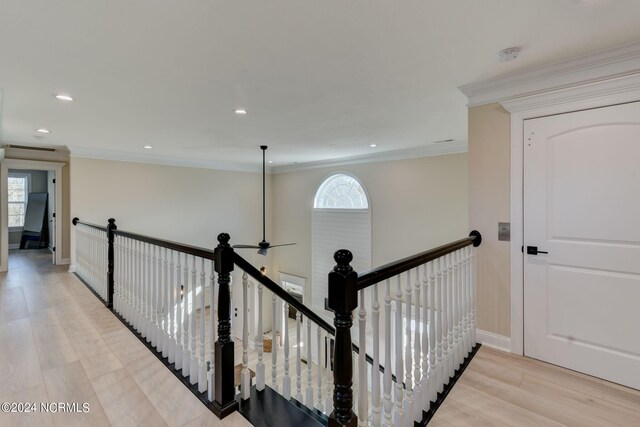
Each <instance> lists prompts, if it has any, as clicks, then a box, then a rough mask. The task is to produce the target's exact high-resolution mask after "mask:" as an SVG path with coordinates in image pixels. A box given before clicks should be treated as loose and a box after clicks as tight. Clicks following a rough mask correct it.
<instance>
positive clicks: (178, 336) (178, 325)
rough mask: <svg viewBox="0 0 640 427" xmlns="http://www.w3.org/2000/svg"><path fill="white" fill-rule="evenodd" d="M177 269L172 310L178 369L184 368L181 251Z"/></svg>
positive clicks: (178, 256)
mask: <svg viewBox="0 0 640 427" xmlns="http://www.w3.org/2000/svg"><path fill="white" fill-rule="evenodd" d="M176 262H177V263H176V269H175V283H176V288H175V291H174V293H175V298H176V302H175V309H174V310H172V311H173V312H174V313H175V324H174V327H175V330H174V334H175V361H176V362H175V363H176V370H177V369H182V305H183V302H184V300H183V297H182V289H181V288H180V287H181V286H182V280H180V279H181V277H182V264H181V262H180V252H176ZM211 317H213V307H212V308H211Z"/></svg>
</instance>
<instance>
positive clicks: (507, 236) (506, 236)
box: [498, 222, 511, 242]
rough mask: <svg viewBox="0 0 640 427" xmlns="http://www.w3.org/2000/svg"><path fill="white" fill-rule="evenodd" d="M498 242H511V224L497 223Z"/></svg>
mask: <svg viewBox="0 0 640 427" xmlns="http://www.w3.org/2000/svg"><path fill="white" fill-rule="evenodd" d="M498 240H501V241H503V242H508V241H509V240H511V223H510V222H499V223H498Z"/></svg>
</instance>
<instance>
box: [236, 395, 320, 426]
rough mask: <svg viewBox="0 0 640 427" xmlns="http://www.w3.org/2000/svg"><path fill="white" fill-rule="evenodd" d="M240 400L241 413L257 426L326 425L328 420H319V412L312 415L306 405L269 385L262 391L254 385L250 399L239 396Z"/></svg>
mask: <svg viewBox="0 0 640 427" xmlns="http://www.w3.org/2000/svg"><path fill="white" fill-rule="evenodd" d="M238 401H239V402H240V409H239V412H240V414H242V416H243V417H245V418H246V419H247V420H248V421H249V422H250V423H251V424H253V425H254V426H256V427H275V426H277V427H289V426H290V427H298V426H299V427H320V426H326V422H324V423H323V422H321V421H320V420H318V418H319V416H318V415H317V414H313V415H310V414H309V412H308V409H307V408H306V407H304V408H302V407H299V406H298V405H296V404H294V403H292V402H290V401H288V400H287V399H285V398H284V397H282V396H281V395H280V394H278V393H277V392H275V391H274V390H272V389H271V388H270V387H269V386H265V389H264V390H263V391H260V392H258V391H257V390H256V387H255V386H253V387H251V394H250V397H249V399H247V400H241V399H240V397H238Z"/></svg>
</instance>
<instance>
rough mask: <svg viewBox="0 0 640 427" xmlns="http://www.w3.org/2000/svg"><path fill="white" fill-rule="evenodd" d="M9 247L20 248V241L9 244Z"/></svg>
mask: <svg viewBox="0 0 640 427" xmlns="http://www.w3.org/2000/svg"><path fill="white" fill-rule="evenodd" d="M9 249H20V243H11V244H9Z"/></svg>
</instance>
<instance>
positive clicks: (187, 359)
mask: <svg viewBox="0 0 640 427" xmlns="http://www.w3.org/2000/svg"><path fill="white" fill-rule="evenodd" d="M182 277H183V279H182V280H183V283H184V284H183V286H184V289H183V290H182V294H183V298H182V300H183V301H184V303H183V310H182V314H183V318H182V376H183V377H186V376H188V375H189V373H190V372H191V366H190V365H191V354H190V352H189V342H190V341H189V321H190V317H191V301H190V298H189V295H190V294H189V256H188V255H187V254H184V264H183V266H182Z"/></svg>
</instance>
